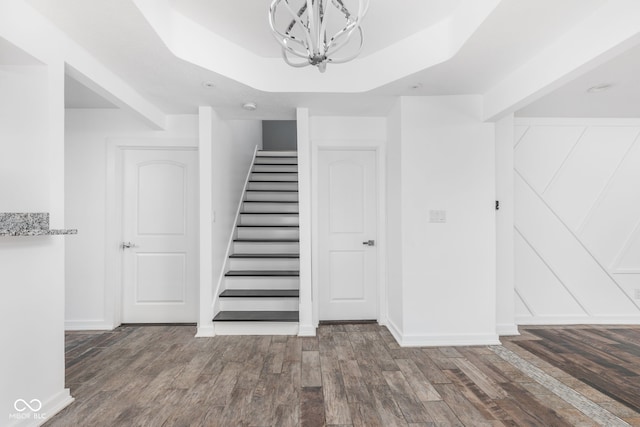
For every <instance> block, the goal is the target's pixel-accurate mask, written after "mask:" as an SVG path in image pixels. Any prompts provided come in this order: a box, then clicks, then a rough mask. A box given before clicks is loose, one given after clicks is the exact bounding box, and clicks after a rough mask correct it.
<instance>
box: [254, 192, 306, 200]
mask: <svg viewBox="0 0 640 427" xmlns="http://www.w3.org/2000/svg"><path fill="white" fill-rule="evenodd" d="M245 201H247V202H297V201H298V193H297V192H296V193H284V192H278V191H260V192H255V191H250V192H248V193H247V194H246V195H245Z"/></svg>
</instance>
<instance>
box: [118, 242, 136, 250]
mask: <svg viewBox="0 0 640 427" xmlns="http://www.w3.org/2000/svg"><path fill="white" fill-rule="evenodd" d="M120 246H121V247H122V249H130V248H135V247H136V244H135V243H131V242H122V245H120Z"/></svg>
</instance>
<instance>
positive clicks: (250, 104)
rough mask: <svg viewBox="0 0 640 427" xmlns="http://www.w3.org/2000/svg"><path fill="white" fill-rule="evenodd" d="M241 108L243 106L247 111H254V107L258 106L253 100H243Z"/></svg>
mask: <svg viewBox="0 0 640 427" xmlns="http://www.w3.org/2000/svg"><path fill="white" fill-rule="evenodd" d="M242 108H244V109H245V110H247V111H255V110H256V108H258V106H257V105H256V103H255V102H245V103H244V104H242Z"/></svg>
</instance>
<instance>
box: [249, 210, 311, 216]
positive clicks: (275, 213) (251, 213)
mask: <svg viewBox="0 0 640 427" xmlns="http://www.w3.org/2000/svg"><path fill="white" fill-rule="evenodd" d="M240 214H241V215H300V212H286V211H283V212H258V211H256V212H251V211H250V212H245V211H242V212H240Z"/></svg>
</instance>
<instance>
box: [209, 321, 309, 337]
mask: <svg viewBox="0 0 640 427" xmlns="http://www.w3.org/2000/svg"><path fill="white" fill-rule="evenodd" d="M214 328H215V330H216V331H215V334H216V335H298V334H299V330H298V323H297V322H216V323H215V325H214Z"/></svg>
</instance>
